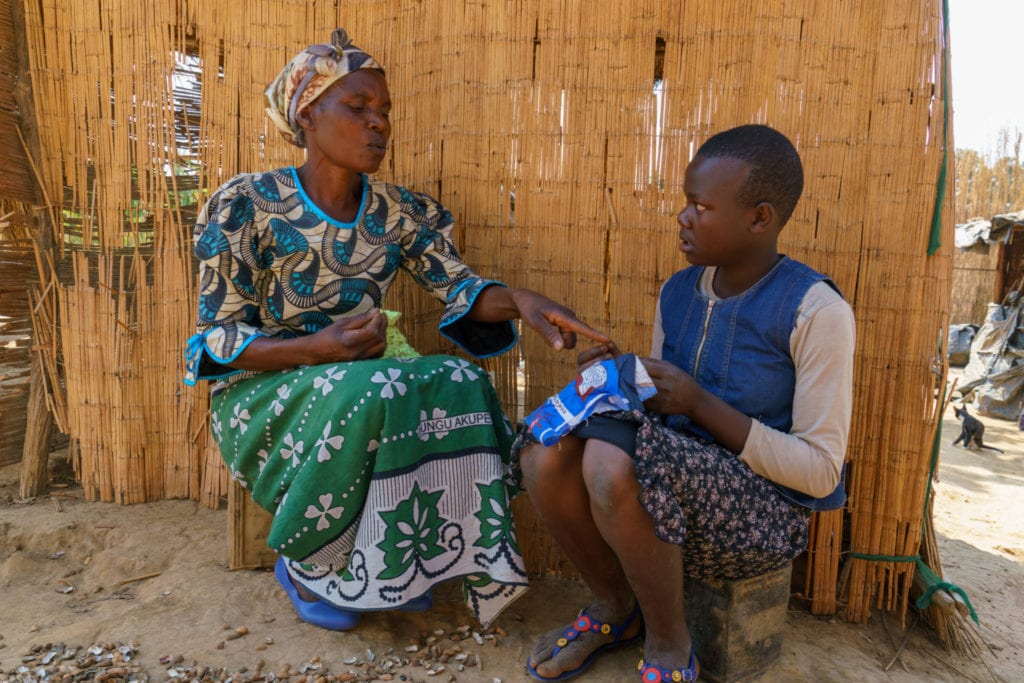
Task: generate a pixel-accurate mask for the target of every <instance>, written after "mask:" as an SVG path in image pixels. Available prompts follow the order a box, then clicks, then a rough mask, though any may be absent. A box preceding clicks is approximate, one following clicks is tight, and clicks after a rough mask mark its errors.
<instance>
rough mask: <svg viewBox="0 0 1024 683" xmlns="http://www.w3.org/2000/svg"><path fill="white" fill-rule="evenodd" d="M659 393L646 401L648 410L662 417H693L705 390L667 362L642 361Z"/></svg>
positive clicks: (652, 359)
mask: <svg viewBox="0 0 1024 683" xmlns="http://www.w3.org/2000/svg"><path fill="white" fill-rule="evenodd" d="M640 360H641V362H642V363H643V364H644V367H645V368H646V369H647V373H648V374H649V375H650V376H651V380H652V381H653V382H654V386H655V388H656V389H657V390H658V393H657V394H655V395H654V396H652V397H651V398H649V399H647V400H646V401H644V406H645V407H646V408H647V409H648V410H653V411H654V412H656V413H659V414H661V415H686V416H690V417H692V416H693V413H694V410H695V408H696V406H697V403H698V401H699V400H700V398H701V396H702V395H703V394H704V389H703V388H702V387H701V386H700V385H699V384H697V382H696V381H695V380H694V379H693V377H691V376H690V375H689V374H688V373H686V372H684V371H683V370H681V369H679V367H678V366H676V365H673V364H672V363H669V362H668V361H665V360H658V359H655V358H642V359H640Z"/></svg>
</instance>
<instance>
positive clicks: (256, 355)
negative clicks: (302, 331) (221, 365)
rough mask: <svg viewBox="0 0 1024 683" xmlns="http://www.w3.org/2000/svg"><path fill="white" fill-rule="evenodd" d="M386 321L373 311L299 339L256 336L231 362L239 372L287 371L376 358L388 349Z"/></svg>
mask: <svg viewBox="0 0 1024 683" xmlns="http://www.w3.org/2000/svg"><path fill="white" fill-rule="evenodd" d="M387 331H388V318H387V316H386V315H384V313H382V312H381V311H380V310H378V309H376V308H374V309H372V310H370V311H367V312H366V313H360V314H359V315H354V316H352V317H350V318H341V319H340V320H336V321H335V322H333V323H331V324H330V325H328V326H327V327H325V328H323V329H322V330H319V331H317V332H314V333H313V334H307V335H304V336H301V337H294V338H291V339H271V338H270V337H257V338H256V339H253V340H252V342H251V343H250V344H249V345H248V346H247V347H245V350H244V351H243V352H242V353H241V354H240V355H239V356H238V358H236V359H235V360H234V361H232V362H231V367H233V368H238V369H239V370H290V369H291V368H297V367H299V366H300V365H320V364H321V363H338V362H344V361H353V360H363V359H366V358H379V357H380V356H381V355H382V354H383V353H384V349H385V348H386V347H387V338H386V334H387Z"/></svg>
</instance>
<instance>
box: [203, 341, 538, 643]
mask: <svg viewBox="0 0 1024 683" xmlns="http://www.w3.org/2000/svg"><path fill="white" fill-rule="evenodd" d="M212 411H213V415H212V420H213V433H214V437H215V439H216V440H217V443H218V444H219V446H220V450H221V455H222V456H223V458H224V461H225V462H226V463H227V466H228V468H229V469H230V471H231V474H232V476H233V477H234V478H236V479H237V480H238V481H239V482H241V483H242V485H243V486H245V487H246V488H247V489H248V490H249V492H250V493H251V494H252V497H253V500H254V501H255V502H256V503H257V504H259V505H260V506H261V507H263V508H264V509H266V510H268V511H270V512H271V513H272V514H273V515H274V519H273V523H272V525H271V529H270V534H269V537H268V540H267V543H268V545H269V546H270V547H271V548H273V549H274V550H275V551H277V552H278V553H280V554H281V555H283V556H285V557H286V558H288V559H289V560H290V562H289V563H288V566H289V571H290V573H291V574H292V576H293V578H295V579H296V580H297V581H298V582H299V583H301V584H302V585H303V586H305V587H306V588H308V589H310V590H311V591H312V592H313V593H315V594H316V595H318V596H319V597H320V598H321V599H322V600H324V601H326V602H329V603H332V604H335V605H337V606H339V607H343V608H345V609H351V610H368V611H372V610H386V609H394V608H396V607H399V606H401V605H403V604H405V603H407V602H409V601H410V600H413V599H415V598H418V597H420V596H422V595H423V594H424V593H426V592H427V591H429V590H430V588H431V587H432V586H434V585H435V584H437V583H439V582H441V581H445V580H447V579H452V578H456V577H459V578H462V580H463V592H464V595H465V596H466V602H467V605H468V607H469V608H470V610H471V611H472V612H473V613H474V615H476V617H477V618H478V619H479V620H480V621H481V622H483V623H484V624H487V623H489V622H490V621H491V620H493V619H494V617H496V616H497V615H498V613H500V612H501V610H502V609H503V608H504V607H505V606H507V605H508V604H509V603H510V602H511V601H512V600H514V599H515V598H517V597H518V596H519V595H521V594H522V592H523V591H524V590H525V589H526V582H527V579H526V573H525V570H524V567H523V559H522V555H521V554H520V550H519V543H518V541H517V539H516V536H515V531H514V529H513V525H512V513H511V510H510V507H509V498H510V496H511V495H512V493H513V492H514V488H513V487H512V486H510V485H509V479H508V476H507V475H508V465H509V455H508V454H509V447H510V444H511V428H510V426H509V424H508V421H507V420H506V419H505V416H504V413H503V412H502V410H501V406H500V404H499V403H498V399H497V396H496V395H495V392H494V389H493V387H492V386H491V383H490V380H489V378H488V376H487V373H486V372H484V371H483V370H481V369H480V368H479V367H477V366H475V365H472V364H470V363H468V362H467V361H465V360H462V359H460V358H456V357H453V356H426V357H422V358H406V359H389V360H364V361H357V362H352V363H333V364H327V365H318V366H313V367H306V368H299V369H295V370H288V371H282V372H264V373H260V374H259V375H256V376H254V377H250V378H247V379H241V380H238V381H235V382H233V383H229V384H228V385H227V386H226V388H224V389H222V390H220V391H219V392H215V394H214V397H213V406H212Z"/></svg>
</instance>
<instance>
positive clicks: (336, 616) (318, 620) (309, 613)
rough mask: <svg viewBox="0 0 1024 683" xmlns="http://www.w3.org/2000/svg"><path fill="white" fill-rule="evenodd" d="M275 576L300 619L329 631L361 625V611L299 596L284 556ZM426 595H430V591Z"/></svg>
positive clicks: (345, 629)
mask: <svg viewBox="0 0 1024 683" xmlns="http://www.w3.org/2000/svg"><path fill="white" fill-rule="evenodd" d="M274 576H275V577H277V582H278V583H279V584H281V588H284V592H285V593H287V594H288V599H289V600H291V601H292V605H294V606H295V611H296V612H298V614H299V619H302V620H303V621H305V622H306V623H308V624H313V625H314V626H319V627H320V628H325V629H327V630H329V631H347V630H349V629H352V628H355V627H356V626H358V625H359V619H360V618H361V616H362V615H361V614H360V613H359V612H353V611H351V610H346V609H341V608H340V607H334V606H333V605H328V604H327V603H325V602H321V601H320V600H315V601H313V602H307V601H306V600H303V599H302V598H301V597H300V596H299V591H298V589H296V588H295V584H293V583H292V578H291V576H289V575H288V567H287V566H286V563H285V559H284V557H278V558H277V564H275V565H274ZM426 597H430V595H429V593H428V594H427V596H426ZM420 599H422V598H420Z"/></svg>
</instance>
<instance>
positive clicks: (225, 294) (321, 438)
mask: <svg viewBox="0 0 1024 683" xmlns="http://www.w3.org/2000/svg"><path fill="white" fill-rule="evenodd" d="M267 97H268V100H269V103H270V106H269V107H268V109H267V113H268V115H269V116H270V119H271V120H272V121H273V123H274V125H275V126H276V127H277V128H278V129H279V130H280V131H281V132H282V134H283V135H284V137H285V138H287V139H288V140H289V141H290V142H292V143H293V144H295V145H297V146H299V147H304V148H305V149H306V160H305V163H304V164H302V165H301V166H299V167H298V168H294V167H289V168H282V169H277V170H273V171H268V172H265V173H254V174H242V175H239V176H236V177H235V178H233V179H231V180H230V181H228V182H227V183H226V184H225V185H223V186H222V187H221V188H219V189H218V190H217V191H216V192H215V193H214V194H213V196H212V197H211V198H210V200H209V202H208V203H207V204H206V206H205V207H204V209H203V211H202V212H201V214H200V217H199V220H198V223H197V225H196V247H195V253H196V256H197V257H198V258H199V260H200V294H199V318H198V324H197V333H196V334H195V335H194V336H193V337H192V338H190V339H189V343H188V351H187V352H186V356H187V359H188V362H187V376H186V380H185V381H186V383H189V384H194V383H195V382H196V381H197V380H203V379H205V380H217V381H218V382H217V384H216V385H215V387H214V389H213V398H212V413H213V415H212V425H213V433H214V436H215V438H216V440H217V442H218V444H219V446H220V450H221V453H222V455H223V457H224V460H225V462H226V463H227V465H228V467H229V468H230V471H231V473H232V475H233V476H234V477H235V478H236V479H237V480H238V481H240V482H241V483H242V484H243V485H244V486H246V487H247V488H248V489H249V491H250V492H251V494H252V496H253V499H254V500H255V501H256V502H257V503H258V504H259V505H260V506H262V507H263V508H265V509H267V510H269V511H270V512H272V513H273V514H274V520H273V524H272V526H271V531H270V536H269V538H268V544H269V545H270V546H271V547H272V548H273V549H274V550H276V551H277V552H278V553H279V554H280V559H279V560H278V563H277V566H276V575H277V578H278V580H279V581H280V582H281V585H282V587H283V588H284V589H285V591H286V592H287V594H288V596H289V598H290V599H291V601H292V603H293V604H294V606H295V608H296V610H297V612H298V614H299V616H300V618H302V619H304V620H306V621H308V622H310V623H314V624H316V625H319V626H322V627H324V628H330V629H336V630H341V629H347V628H352V627H353V626H355V625H356V624H357V623H358V621H359V615H360V613H361V612H364V611H374V610H385V609H396V608H398V609H407V610H417V609H426V608H429V606H430V589H431V587H432V586H434V585H435V584H437V583H438V582H440V581H444V580H446V579H450V578H455V577H461V578H462V579H463V583H464V592H465V595H466V600H467V604H468V606H469V608H470V609H471V610H472V611H473V613H474V614H475V615H476V617H477V618H479V619H480V620H481V621H482V622H484V623H485V624H486V623H488V622H490V621H491V620H492V619H493V618H494V617H495V616H496V615H497V614H498V613H499V612H500V611H501V609H502V608H503V607H504V606H506V605H507V604H508V603H509V602H510V601H511V600H513V599H514V598H515V597H517V596H518V595H519V594H520V593H521V592H522V591H523V590H524V589H525V585H526V574H525V572H524V570H523V563H522V557H521V555H520V552H519V546H518V543H517V541H516V537H515V533H514V530H513V527H512V518H511V514H510V510H509V504H508V500H509V493H510V491H511V490H512V489H511V488H510V486H509V484H508V483H507V481H506V476H505V475H506V473H507V468H508V453H509V447H510V443H511V439H510V436H511V430H510V428H509V425H508V421H507V420H506V419H505V417H504V415H503V413H502V411H501V408H500V406H499V403H498V400H497V398H496V396H495V393H494V390H493V387H492V386H491V385H490V382H489V379H488V376H487V373H485V372H484V371H483V370H481V369H480V368H479V367H477V366H475V365H473V364H471V363H469V362H467V361H465V360H463V359H461V358H457V357H453V356H429V357H422V358H382V355H383V354H384V351H385V346H386V341H385V337H386V332H387V325H388V321H387V319H386V317H385V316H384V315H382V313H381V311H380V306H381V303H382V301H383V299H384V296H385V295H386V293H387V290H388V288H389V286H390V285H391V283H392V281H393V280H394V278H395V276H396V275H397V274H398V271H399V269H403V270H405V271H407V272H408V273H409V274H410V275H411V276H412V277H413V279H414V280H415V281H416V282H417V283H418V284H419V285H421V286H422V287H424V288H425V289H427V290H428V291H429V292H431V294H433V296H434V297H436V298H437V299H439V300H440V301H441V302H443V303H444V305H445V309H444V313H443V316H442V319H441V323H440V331H441V333H442V334H444V335H445V336H446V337H448V338H449V339H451V340H452V341H454V342H456V343H457V344H459V345H460V346H461V347H462V348H463V349H465V350H466V351H468V352H469V353H471V354H473V355H476V356H478V357H484V356H490V355H495V354H499V353H502V352H504V351H506V350H507V349H509V348H510V347H511V346H512V345H514V344H515V342H516V330H515V327H514V326H513V324H512V323H511V321H512V320H514V319H516V318H522V320H523V321H524V322H525V323H526V324H527V325H529V326H530V327H532V328H533V329H535V330H536V331H537V332H538V333H540V334H541V335H543V336H544V338H545V339H546V340H547V342H548V343H549V344H550V345H551V346H553V347H554V348H556V349H559V350H560V349H563V348H572V347H573V346H575V343H576V334H577V333H579V334H582V335H584V336H586V337H588V338H590V339H593V340H594V341H597V342H599V343H601V342H607V341H609V340H608V338H607V337H606V336H605V335H603V334H601V333H599V332H596V331H595V330H593V329H591V328H590V327H588V326H587V325H585V324H583V323H582V322H580V321H579V320H577V319H576V317H575V315H574V314H573V313H572V312H571V311H570V310H568V309H567V308H565V307H563V306H560V305H558V304H556V303H555V302H553V301H551V300H549V299H547V298H545V297H543V296H541V295H540V294H537V293H535V292H531V291H529V290H525V289H512V288H508V287H506V286H504V285H502V284H501V283H499V282H495V281H494V280H487V279H484V278H482V277H480V276H479V275H477V274H475V273H474V272H473V271H472V270H471V269H470V268H469V267H468V266H467V265H466V264H465V263H463V262H462V260H461V259H460V257H459V254H458V253H457V251H456V249H455V246H454V245H453V244H452V241H451V230H452V223H453V221H452V216H451V214H450V213H449V212H448V211H447V210H446V209H445V208H444V207H443V206H441V204H440V203H438V202H437V201H436V200H434V199H433V198H431V197H428V196H426V195H423V194H419V193H416V192H412V191H410V190H407V189H405V188H403V187H398V186H396V185H392V184H389V183H385V182H382V181H380V180H376V179H374V178H373V177H371V176H370V175H369V174H371V173H374V172H375V171H377V169H378V168H379V167H380V164H381V161H382V160H383V159H384V155H385V154H386V152H387V145H388V140H389V138H390V136H391V123H390V121H389V118H388V117H389V113H390V111H391V97H390V95H389V93H388V86H387V82H386V81H385V79H384V69H383V67H381V65H380V64H378V63H377V62H376V61H375V60H374V59H373V58H372V57H371V56H370V55H368V54H366V53H365V52H363V51H362V50H360V49H359V48H357V47H355V46H354V45H353V44H352V43H351V41H350V40H349V39H348V36H347V35H346V34H345V31H344V30H343V29H338V30H336V31H335V32H334V34H333V36H332V41H331V44H318V45H311V46H310V47H308V48H306V49H305V50H303V51H301V52H300V53H299V54H298V55H297V56H296V57H295V58H294V59H292V60H291V62H290V63H289V64H288V65H287V66H286V67H285V68H284V70H283V71H282V72H281V73H280V75H278V77H277V78H276V79H275V80H274V82H273V84H271V86H270V88H269V89H268V90H267Z"/></svg>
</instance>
